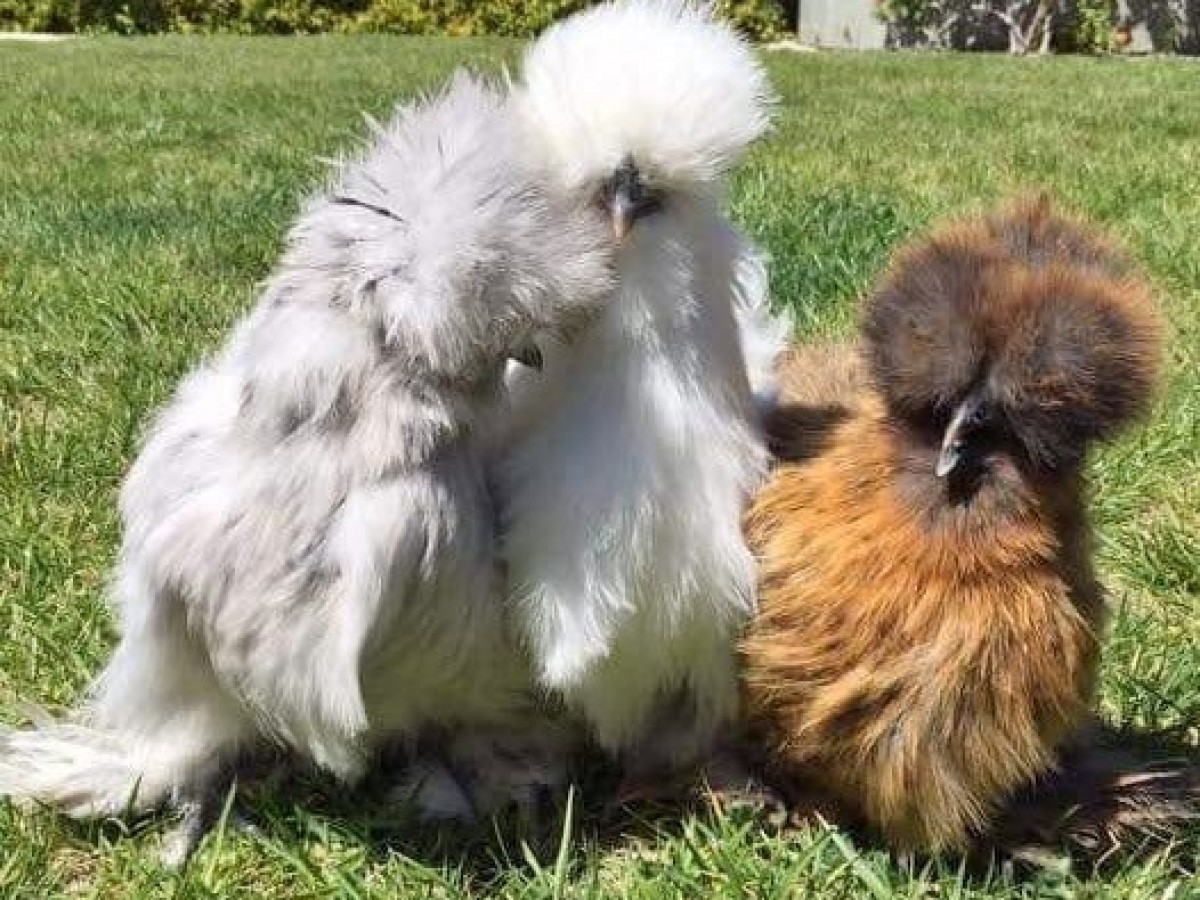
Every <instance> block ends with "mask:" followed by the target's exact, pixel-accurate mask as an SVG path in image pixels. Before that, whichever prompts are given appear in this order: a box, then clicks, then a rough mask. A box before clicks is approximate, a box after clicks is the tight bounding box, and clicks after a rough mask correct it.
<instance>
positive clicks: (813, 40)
mask: <svg viewBox="0 0 1200 900" xmlns="http://www.w3.org/2000/svg"><path fill="white" fill-rule="evenodd" d="M796 2H797V3H798V4H799V15H798V16H797V19H798V21H799V22H800V41H801V42H802V43H805V44H812V45H813V46H816V47H856V48H875V47H882V46H883V45H884V41H885V39H886V37H887V30H886V29H885V28H884V25H883V23H882V22H880V21H879V19H877V18H876V17H875V4H874V3H873V2H872V0H796Z"/></svg>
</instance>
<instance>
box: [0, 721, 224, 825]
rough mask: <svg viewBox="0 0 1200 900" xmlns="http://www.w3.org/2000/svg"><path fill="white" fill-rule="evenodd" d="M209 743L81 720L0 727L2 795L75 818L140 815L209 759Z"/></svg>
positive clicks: (157, 804)
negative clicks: (133, 734) (169, 739)
mask: <svg viewBox="0 0 1200 900" xmlns="http://www.w3.org/2000/svg"><path fill="white" fill-rule="evenodd" d="M211 761H212V758H211V755H210V754H209V753H208V752H207V748H198V747H189V746H187V745H186V744H176V745H170V744H166V743H164V742H162V741H158V740H156V741H147V740H144V739H130V738H126V737H123V736H121V735H118V734H115V733H110V732H105V731H101V730H97V729H94V728H90V727H88V726H86V725H77V724H48V725H44V726H42V727H39V728H35V729H31V730H28V731H4V732H0V796H7V797H10V798H12V799H13V800H15V801H16V802H17V803H18V804H22V805H41V806H48V807H52V808H53V809H55V810H57V811H59V812H61V813H63V814H65V815H67V816H71V817H72V818H92V817H103V816H113V815H122V814H125V813H135V814H137V813H143V812H148V811H150V810H153V809H156V808H158V807H161V806H163V805H164V804H166V803H167V802H168V801H169V800H170V799H171V798H172V795H173V793H174V792H175V791H177V790H180V789H182V788H183V787H184V786H186V785H189V784H191V783H193V782H194V781H195V779H196V778H197V773H198V771H199V770H200V768H201V767H205V766H206V765H208V764H211Z"/></svg>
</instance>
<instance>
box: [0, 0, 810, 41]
mask: <svg viewBox="0 0 1200 900" xmlns="http://www.w3.org/2000/svg"><path fill="white" fill-rule="evenodd" d="M593 2H595V0H0V29H19V30H25V31H109V32H117V33H121V34H141V33H152V32H163V31H177V32H215V31H233V32H242V33H246V34H308V33H315V32H326V31H342V32H365V31H386V32H398V33H403V34H450V35H483V34H497V35H512V36H517V37H528V36H531V35H534V34H537V33H538V32H539V31H541V30H542V29H543V28H545V27H546V26H547V25H549V24H550V23H551V22H553V21H555V20H556V19H560V18H562V17H563V16H566V15H569V14H570V13H572V12H575V11H576V10H578V9H582V8H583V7H585V6H588V5H590V4H591V3H593ZM782 2H783V0H717V9H718V11H719V12H720V14H721V15H722V16H724V17H725V18H726V19H727V20H728V21H729V22H731V23H732V24H733V25H734V26H735V27H737V28H738V29H739V30H740V31H742V32H744V33H745V34H747V35H748V36H750V37H751V38H754V39H756V40H773V39H776V38H778V37H781V36H782V35H783V34H784V33H785V31H786V28H787V23H786V17H785V15H784V10H783V6H782Z"/></svg>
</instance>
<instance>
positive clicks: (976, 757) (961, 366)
mask: <svg viewBox="0 0 1200 900" xmlns="http://www.w3.org/2000/svg"><path fill="white" fill-rule="evenodd" d="M1160 333H1161V328H1160V320H1159V316H1158V313H1157V310H1156V304H1155V302H1154V300H1153V298H1152V296H1151V294H1150V291H1149V290H1148V288H1147V286H1146V285H1145V284H1144V283H1143V282H1141V281H1140V280H1138V278H1137V277H1136V276H1135V275H1134V274H1132V273H1131V271H1130V269H1129V268H1128V267H1127V265H1126V263H1125V262H1124V260H1123V258H1122V256H1121V255H1120V254H1119V253H1118V252H1117V251H1116V250H1115V249H1114V248H1113V247H1112V246H1111V245H1110V244H1109V243H1108V242H1107V241H1106V240H1105V239H1103V238H1101V237H1099V236H1098V235H1097V234H1095V233H1094V232H1093V231H1092V230H1090V229H1089V228H1087V227H1085V226H1084V225H1081V224H1079V223H1077V222H1074V221H1071V220H1068V219H1066V218H1063V217H1061V216H1060V215H1058V214H1057V213H1055V212H1054V211H1053V210H1052V209H1051V207H1050V205H1049V204H1048V203H1047V202H1045V201H1031V202H1023V203H1020V204H1017V205H1015V206H1013V207H1010V208H1009V209H1007V210H1005V211H1003V212H1000V213H998V214H995V215H991V216H988V217H986V218H983V219H978V220H969V221H964V222H960V223H958V224H954V225H952V226H950V227H948V228H946V229H945V230H943V231H940V232H938V233H936V234H934V235H933V236H932V237H929V238H927V239H925V240H921V241H918V242H916V243H915V244H913V245H912V246H910V247H909V248H907V249H905V250H903V251H901V252H900V253H899V254H898V255H897V257H896V258H895V260H894V262H893V264H892V266H891V269H890V271H889V272H888V273H887V274H886V275H885V276H884V278H883V280H882V283H881V284H880V286H879V287H878V288H877V290H876V291H875V293H874V294H873V295H872V296H871V297H870V298H869V299H868V300H867V302H866V306H865V310H864V316H863V324H862V343H861V346H859V347H849V346H843V347H825V348H809V349H799V350H795V351H793V352H792V353H791V354H790V355H789V356H788V357H786V358H785V360H784V361H783V363H782V366H781V371H780V376H781V377H780V386H781V396H780V405H779V407H778V409H777V411H776V412H775V413H774V419H773V421H772V422H771V424H770V432H771V435H772V440H773V443H774V450H775V453H776V456H777V458H778V460H779V462H778V466H777V468H776V470H775V472H774V474H773V476H772V478H771V480H770V481H769V483H768V484H767V486H766V487H765V488H764V489H763V490H762V491H761V492H760V493H759V495H758V497H757V499H756V501H755V502H754V504H753V506H752V508H751V510H750V512H749V514H748V517H747V525H746V528H747V534H748V536H749V540H750V543H751V546H752V547H753V548H754V550H755V552H756V553H757V555H758V557H759V560H760V580H759V604H760V609H759V613H758V615H757V617H756V619H755V620H754V621H753V623H752V625H751V627H750V628H749V631H748V633H747V636H746V638H745V640H744V643H743V646H742V651H743V656H744V670H743V671H744V690H745V699H746V705H747V711H748V720H749V722H750V723H751V734H752V736H753V739H754V742H755V746H756V747H757V748H758V749H759V750H761V751H763V752H764V753H765V756H766V758H767V772H768V773H769V780H771V781H773V782H774V784H775V786H776V787H777V788H779V789H780V790H781V792H782V793H783V795H784V796H785V797H787V798H789V799H790V800H791V801H792V802H794V803H797V804H801V805H805V806H815V807H817V808H818V809H819V810H820V811H822V812H823V813H825V814H826V815H831V816H833V817H835V818H836V819H838V820H840V821H848V822H857V823H859V824H865V825H867V826H868V827H870V828H871V829H872V830H874V831H876V832H877V833H879V834H880V835H881V836H882V837H883V838H884V839H885V840H886V841H887V843H888V844H889V845H890V846H891V847H893V848H895V849H897V850H902V851H918V852H933V851H939V850H967V849H969V848H971V847H972V846H973V845H974V843H975V840H976V839H977V838H978V837H980V836H982V835H984V834H986V833H987V832H988V831H989V829H991V828H992V827H993V826H994V825H996V824H997V822H998V819H999V816H1000V814H1001V813H1002V811H1003V809H1004V807H1005V804H1006V803H1007V802H1008V801H1009V799H1010V798H1012V797H1013V796H1015V795H1016V794H1017V792H1018V791H1020V790H1022V789H1024V788H1026V787H1027V786H1029V785H1031V784H1033V783H1035V782H1038V781H1039V780H1042V779H1047V778H1048V777H1049V776H1050V774H1051V773H1053V772H1055V771H1056V769H1057V766H1058V763H1059V761H1060V759H1066V758H1067V757H1066V756H1064V754H1065V753H1066V751H1067V750H1068V748H1069V747H1072V746H1074V745H1076V744H1077V743H1078V742H1079V741H1080V740H1081V739H1082V738H1081V736H1082V735H1083V734H1085V733H1086V730H1087V729H1088V727H1089V726H1090V725H1091V723H1092V721H1093V720H1092V714H1091V701H1092V696H1093V690H1094V687H1095V681H1096V672H1097V664H1098V661H1099V640H1100V638H1101V635H1102V631H1103V628H1104V624H1105V602H1104V597H1103V593H1102V591H1101V588H1100V585H1099V584H1098V583H1097V581H1096V577H1095V574H1094V572H1093V569H1092V562H1091V536H1090V533H1089V527H1088V517H1087V512H1086V509H1085V493H1086V492H1085V484H1084V476H1083V471H1082V469H1083V465H1084V462H1085V459H1086V456H1087V452H1088V450H1089V448H1090V447H1091V446H1092V445H1093V444H1094V443H1096V442H1098V441H1103V440H1105V439H1106V438H1109V437H1111V436H1112V435H1114V434H1115V433H1116V432H1117V431H1118V430H1119V429H1120V428H1121V427H1122V426H1124V425H1126V424H1127V423H1129V422H1130V421H1132V420H1133V419H1135V418H1136V417H1138V416H1139V415H1140V414H1142V413H1143V412H1145V410H1146V408H1147V406H1148V405H1149V403H1150V401H1151V399H1152V395H1153V393H1154V390H1155V386H1156V383H1157V380H1158V374H1159V357H1160ZM1113 777H1114V779H1116V778H1117V773H1115V772H1114V773H1113ZM1154 777H1156V776H1146V778H1147V779H1149V780H1150V781H1152V780H1153V779H1154ZM1136 780H1137V779H1134V778H1131V779H1130V780H1129V782H1128V784H1129V787H1130V790H1131V792H1134V793H1136V792H1137V791H1138V790H1143V791H1145V792H1146V793H1149V794H1152V793H1153V792H1154V787H1153V786H1152V785H1150V784H1149V782H1148V781H1142V782H1139V784H1140V785H1141V787H1140V788H1138V787H1136V786H1135V785H1134V782H1135V781H1136ZM1061 787H1062V786H1061V785H1057V786H1055V789H1056V790H1060V793H1061ZM1109 787H1111V788H1113V789H1114V790H1117V789H1120V785H1119V784H1117V782H1116V781H1113V782H1112V783H1111V784H1109ZM1098 789H1099V788H1097V790H1098ZM1064 796H1065V794H1064ZM1117 805H1118V806H1119V805H1120V803H1119V802H1118V803H1117ZM1043 812H1044V811H1043ZM1063 812H1064V813H1065V812H1066V810H1063ZM1018 818H1019V816H1018ZM1041 818H1042V819H1043V820H1044V819H1045V818H1046V817H1045V815H1042V817H1041ZM1093 824H1095V823H1093ZM1101 827H1107V825H1106V824H1104V823H1101Z"/></svg>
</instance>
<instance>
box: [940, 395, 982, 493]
mask: <svg viewBox="0 0 1200 900" xmlns="http://www.w3.org/2000/svg"><path fill="white" fill-rule="evenodd" d="M986 417H987V403H986V401H984V399H983V398H982V397H980V396H978V395H976V394H972V395H971V396H969V397H967V399H966V400H964V401H963V402H962V403H960V404H959V405H958V408H957V409H955V410H954V415H953V416H951V418H950V424H949V425H947V426H946V432H945V434H943V435H942V449H941V452H940V453H939V454H938V458H937V466H936V467H935V468H934V472H935V474H936V475H937V477H938V478H945V477H946V476H948V475H949V474H950V473H951V472H953V471H954V470H955V469H957V468H958V467H959V465H961V464H962V461H963V459H964V458H965V457H966V455H967V447H968V436H969V435H970V433H971V432H972V431H973V430H975V429H976V428H978V427H979V426H980V425H981V424H982V423H983V422H984V420H985V418H986Z"/></svg>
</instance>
